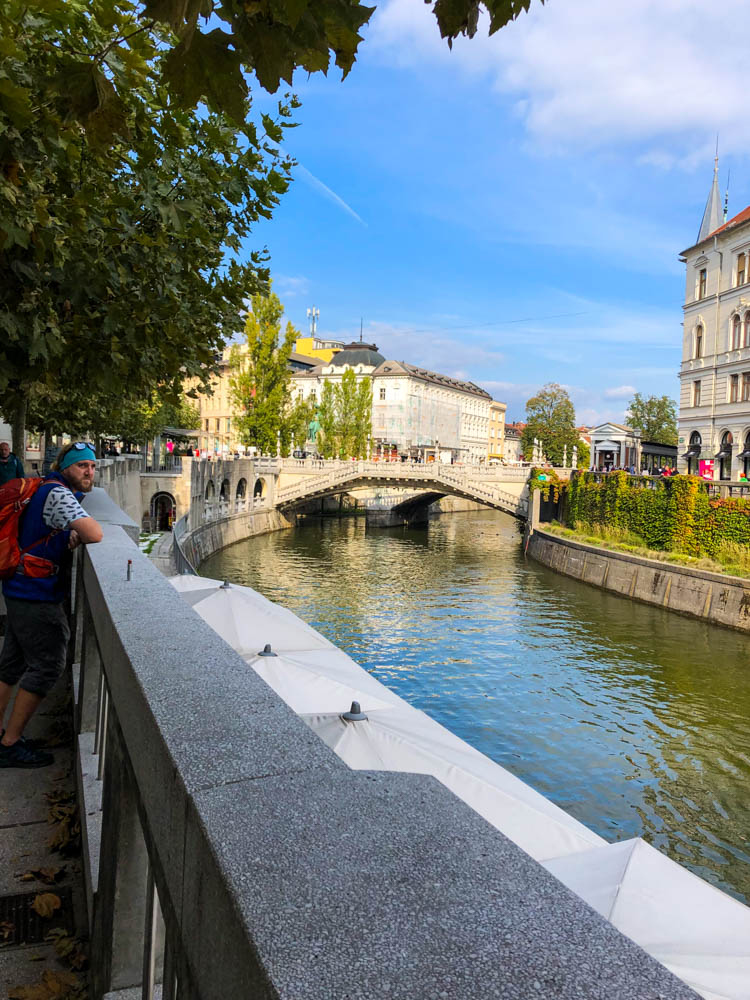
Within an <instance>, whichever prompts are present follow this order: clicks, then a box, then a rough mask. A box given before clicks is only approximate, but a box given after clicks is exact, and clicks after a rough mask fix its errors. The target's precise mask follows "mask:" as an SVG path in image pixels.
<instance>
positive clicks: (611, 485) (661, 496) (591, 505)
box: [566, 472, 750, 556]
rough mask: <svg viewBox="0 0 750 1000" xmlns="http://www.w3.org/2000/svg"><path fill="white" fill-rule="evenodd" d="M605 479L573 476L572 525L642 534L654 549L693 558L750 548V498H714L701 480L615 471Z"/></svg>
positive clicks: (569, 514) (570, 490)
mask: <svg viewBox="0 0 750 1000" xmlns="http://www.w3.org/2000/svg"><path fill="white" fill-rule="evenodd" d="M600 478H601V481H600V482H596V481H595V479H594V475H593V473H590V472H579V473H577V474H574V475H573V478H572V479H571V481H570V485H569V487H568V490H567V494H568V495H567V508H566V519H567V522H568V524H570V525H571V526H572V525H574V524H575V523H576V522H581V523H582V524H584V525H585V526H587V527H588V528H589V529H593V528H594V526H595V525H597V524H606V525H611V526H616V527H618V528H624V529H627V530H629V531H632V532H634V533H635V534H636V535H639V536H640V537H641V538H642V539H643V540H644V542H645V543H646V545H647V546H648V547H649V548H651V549H657V550H664V551H671V552H685V553H687V554H688V555H691V556H714V555H716V553H717V551H718V550H719V549H720V548H721V546H722V545H723V544H724V543H725V542H735V543H737V544H740V545H750V500H745V499H726V500H719V499H712V498H711V497H709V496H708V494H707V493H706V492H705V490H704V489H703V483H702V480H701V479H699V478H698V476H673V477H671V478H668V479H659V480H651V481H648V480H645V479H642V478H641V477H640V476H629V475H628V474H627V473H626V472H610V473H608V474H606V475H602V476H601V477H600ZM647 482H648V483H649V485H653V486H654V487H655V488H653V489H649V488H647V486H646V485H645V484H646V483H647Z"/></svg>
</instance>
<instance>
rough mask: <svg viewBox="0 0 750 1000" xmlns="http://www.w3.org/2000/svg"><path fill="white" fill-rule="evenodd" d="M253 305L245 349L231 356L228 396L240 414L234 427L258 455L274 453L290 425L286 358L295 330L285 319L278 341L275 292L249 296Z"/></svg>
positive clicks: (280, 311)
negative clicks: (287, 418)
mask: <svg viewBox="0 0 750 1000" xmlns="http://www.w3.org/2000/svg"><path fill="white" fill-rule="evenodd" d="M251 304H252V310H251V312H249V313H248V315H247V321H246V323H245V337H246V344H247V349H246V351H240V350H235V351H234V352H233V355H232V365H233V367H234V371H235V374H234V376H233V378H232V379H231V380H230V385H231V391H232V400H233V402H234V405H235V406H236V407H237V409H238V410H239V412H240V416H239V417H238V418H237V427H238V428H239V431H240V437H241V440H242V442H243V444H246V445H253V446H254V447H256V448H257V449H258V451H260V452H261V453H263V452H275V451H276V446H277V442H278V440H279V437H280V435H281V433H282V430H285V428H286V427H288V424H285V417H286V415H287V412H288V409H289V402H290V400H289V379H290V374H291V373H290V371H289V356H290V355H291V353H292V348H293V346H294V341H295V340H296V339H297V337H298V336H299V331H298V330H296V329H295V328H294V327H293V326H292V324H291V323H287V325H286V330H285V331H284V337H283V340H282V341H281V343H279V337H280V334H281V317H282V316H283V314H284V307H283V306H282V304H281V302H280V301H279V298H278V296H277V295H274V293H273V292H271V293H269V294H268V295H265V296H264V295H261V294H255V295H253V296H252V298H251Z"/></svg>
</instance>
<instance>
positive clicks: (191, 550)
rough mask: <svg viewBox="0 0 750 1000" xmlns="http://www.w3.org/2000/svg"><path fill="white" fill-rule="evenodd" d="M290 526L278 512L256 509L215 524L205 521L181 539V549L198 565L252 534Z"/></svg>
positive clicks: (287, 520)
mask: <svg viewBox="0 0 750 1000" xmlns="http://www.w3.org/2000/svg"><path fill="white" fill-rule="evenodd" d="M292 527H294V521H293V520H289V518H287V517H285V516H284V515H283V514H282V513H281V512H280V511H278V510H258V511H254V512H253V513H246V514H235V515H233V516H231V517H225V518H222V519H221V520H218V521H209V522H207V523H206V524H203V525H200V526H199V527H198V528H196V529H195V530H193V531H190V532H188V533H187V534H186V535H185V536H184V537H183V539H182V541H181V544H182V550H183V552H184V553H185V555H186V556H187V557H188V559H189V560H190V562H191V563H192V564H193V566H199V565H200V564H201V563H202V562H203V560H204V559H208V557H209V556H210V555H213V553H214V552H218V551H219V550H220V549H223V548H226V546H227V545H234V543H235V542H242V541H244V539H246V538H251V537H252V536H253V535H265V534H267V533H268V532H269V531H280V530H281V529H282V528H292Z"/></svg>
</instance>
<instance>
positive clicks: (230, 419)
mask: <svg viewBox="0 0 750 1000" xmlns="http://www.w3.org/2000/svg"><path fill="white" fill-rule="evenodd" d="M231 429H232V418H231V417H227V433H229V431H231Z"/></svg>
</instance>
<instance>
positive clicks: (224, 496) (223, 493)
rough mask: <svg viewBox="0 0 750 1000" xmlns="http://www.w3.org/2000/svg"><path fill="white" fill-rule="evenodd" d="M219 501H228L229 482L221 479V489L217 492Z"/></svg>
mask: <svg viewBox="0 0 750 1000" xmlns="http://www.w3.org/2000/svg"><path fill="white" fill-rule="evenodd" d="M219 499H220V500H228V499H229V480H228V479H222V481H221V489H220V490H219Z"/></svg>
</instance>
